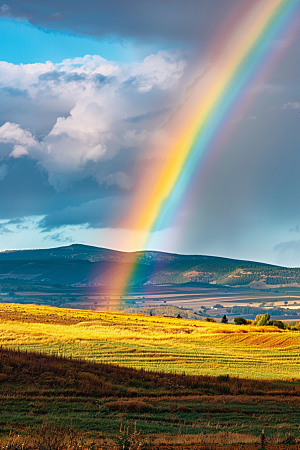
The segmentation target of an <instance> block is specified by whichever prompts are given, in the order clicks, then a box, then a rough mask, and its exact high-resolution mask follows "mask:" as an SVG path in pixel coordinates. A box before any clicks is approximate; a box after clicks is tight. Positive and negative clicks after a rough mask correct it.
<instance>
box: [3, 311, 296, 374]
mask: <svg viewBox="0 0 300 450" xmlns="http://www.w3.org/2000/svg"><path fill="white" fill-rule="evenodd" d="M0 317H1V322H0V336H1V342H2V345H3V346H5V347H9V348H13V349H21V350H28V351H38V352H42V353H48V354H53V353H55V354H58V355H61V356H66V357H69V356H72V357H76V358H81V359H85V360H88V361H93V362H99V363H102V362H105V363H112V364H118V365H121V366H127V367H131V368H135V369H145V370H154V371H165V372H177V373H183V372H184V373H186V374H189V375H200V374H201V375H211V376H218V375H224V374H228V375H229V376H239V377H242V378H252V379H281V380H287V379H298V378H300V332H298V331H288V330H280V329H278V328H276V327H272V326H268V327H256V326H254V325H244V326H243V325H241V326H237V325H231V324H219V323H208V322H205V321H201V320H197V321H196V320H184V319H178V318H172V317H151V316H145V315H138V314H126V313H117V312H106V311H105V312H101V311H97V312H95V311H81V310H70V309H60V308H52V307H37V306H32V305H26V306H25V305H18V304H1V305H0Z"/></svg>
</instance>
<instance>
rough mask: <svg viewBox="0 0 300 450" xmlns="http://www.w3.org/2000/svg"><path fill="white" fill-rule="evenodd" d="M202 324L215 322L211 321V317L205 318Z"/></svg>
mask: <svg viewBox="0 0 300 450" xmlns="http://www.w3.org/2000/svg"><path fill="white" fill-rule="evenodd" d="M204 322H215V320H214V319H212V318H211V317H206V318H205V319H204Z"/></svg>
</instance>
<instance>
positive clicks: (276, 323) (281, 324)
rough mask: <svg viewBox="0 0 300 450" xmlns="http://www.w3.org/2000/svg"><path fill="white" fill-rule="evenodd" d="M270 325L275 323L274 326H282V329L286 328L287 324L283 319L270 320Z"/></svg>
mask: <svg viewBox="0 0 300 450" xmlns="http://www.w3.org/2000/svg"><path fill="white" fill-rule="evenodd" d="M268 325H273V327H277V328H280V329H281V330H284V329H285V325H284V323H283V322H282V321H281V320H269V322H268Z"/></svg>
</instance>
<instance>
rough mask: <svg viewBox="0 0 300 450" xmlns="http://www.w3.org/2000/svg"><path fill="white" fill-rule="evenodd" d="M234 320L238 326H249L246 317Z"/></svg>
mask: <svg viewBox="0 0 300 450" xmlns="http://www.w3.org/2000/svg"><path fill="white" fill-rule="evenodd" d="M233 320H234V323H235V324H236V325H246V324H247V320H246V319H244V317H235V318H234V319H233Z"/></svg>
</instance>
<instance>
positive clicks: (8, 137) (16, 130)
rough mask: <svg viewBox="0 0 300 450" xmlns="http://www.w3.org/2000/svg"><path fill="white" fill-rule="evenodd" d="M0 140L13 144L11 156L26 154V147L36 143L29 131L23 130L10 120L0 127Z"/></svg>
mask: <svg viewBox="0 0 300 450" xmlns="http://www.w3.org/2000/svg"><path fill="white" fill-rule="evenodd" d="M0 142H4V143H12V144H15V145H14V147H13V150H12V152H11V153H10V156H12V157H13V158H20V157H21V156H25V155H28V151H27V149H28V147H31V146H34V145H37V144H38V142H37V141H36V140H35V138H34V137H33V136H32V134H31V133H30V132H29V131H26V130H23V129H22V128H21V127H20V125H18V124H16V123H10V122H6V123H5V124H4V125H2V127H0Z"/></svg>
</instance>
